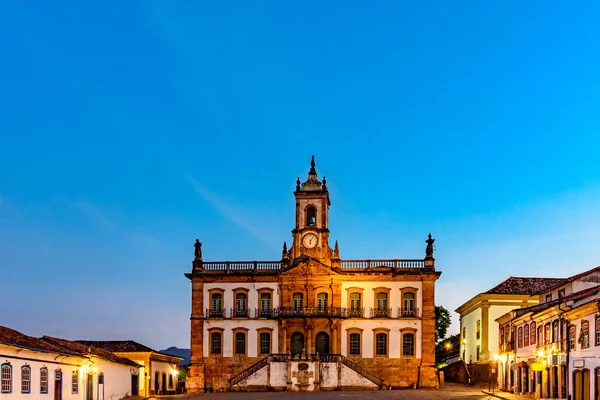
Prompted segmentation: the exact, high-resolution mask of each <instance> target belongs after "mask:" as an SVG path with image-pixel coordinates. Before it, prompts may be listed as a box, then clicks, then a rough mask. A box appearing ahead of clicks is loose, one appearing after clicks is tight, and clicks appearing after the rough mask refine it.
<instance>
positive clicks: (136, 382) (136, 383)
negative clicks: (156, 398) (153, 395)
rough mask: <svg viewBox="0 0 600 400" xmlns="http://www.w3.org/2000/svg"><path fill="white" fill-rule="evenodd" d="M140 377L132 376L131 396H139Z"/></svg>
mask: <svg viewBox="0 0 600 400" xmlns="http://www.w3.org/2000/svg"><path fill="white" fill-rule="evenodd" d="M138 378H139V375H133V374H132V375H131V395H132V396H137V395H138V394H139V391H140V389H139V379H138Z"/></svg>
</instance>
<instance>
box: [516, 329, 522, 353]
mask: <svg viewBox="0 0 600 400" xmlns="http://www.w3.org/2000/svg"><path fill="white" fill-rule="evenodd" d="M521 347H523V327H522V326H520V327H518V328H517V348H518V349H520V348H521Z"/></svg>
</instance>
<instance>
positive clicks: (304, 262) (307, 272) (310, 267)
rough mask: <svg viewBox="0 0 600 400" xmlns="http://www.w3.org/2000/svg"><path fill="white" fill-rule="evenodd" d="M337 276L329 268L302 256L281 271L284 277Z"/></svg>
mask: <svg viewBox="0 0 600 400" xmlns="http://www.w3.org/2000/svg"><path fill="white" fill-rule="evenodd" d="M332 274H333V275H337V274H338V272H336V271H334V270H333V269H332V268H331V267H329V266H327V265H325V264H323V263H321V262H319V261H317V260H315V259H314V258H312V257H308V256H306V255H302V256H300V257H298V258H296V259H294V261H293V262H292V264H291V265H290V267H289V268H288V269H287V270H285V271H283V272H282V273H281V275H285V276H307V277H308V276H327V275H332Z"/></svg>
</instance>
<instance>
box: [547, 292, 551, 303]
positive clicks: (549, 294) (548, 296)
mask: <svg viewBox="0 0 600 400" xmlns="http://www.w3.org/2000/svg"><path fill="white" fill-rule="evenodd" d="M549 301H552V293H548V294H547V295H546V303H548V302H549Z"/></svg>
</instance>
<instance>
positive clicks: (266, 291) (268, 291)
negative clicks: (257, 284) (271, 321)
mask: <svg viewBox="0 0 600 400" xmlns="http://www.w3.org/2000/svg"><path fill="white" fill-rule="evenodd" d="M263 296H269V307H268V308H267V309H266V310H265V308H264V307H263V302H262V300H263V299H262V298H263ZM272 314H273V289H272V288H260V289H258V315H259V316H261V317H262V316H271V315H272Z"/></svg>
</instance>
